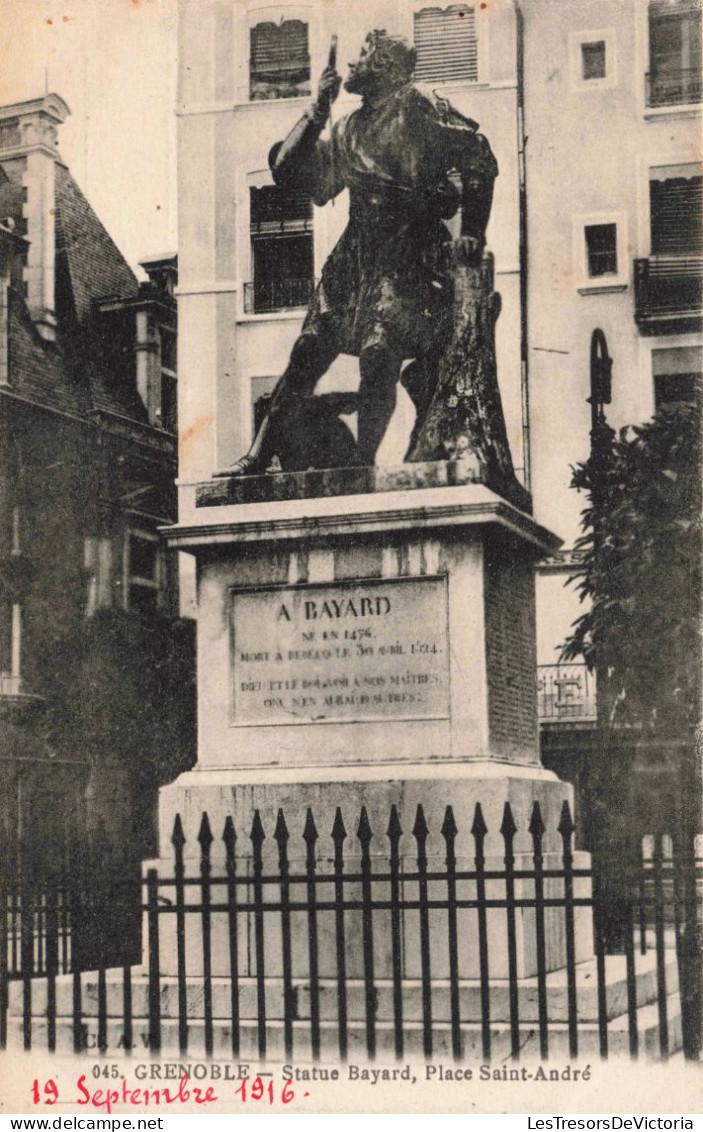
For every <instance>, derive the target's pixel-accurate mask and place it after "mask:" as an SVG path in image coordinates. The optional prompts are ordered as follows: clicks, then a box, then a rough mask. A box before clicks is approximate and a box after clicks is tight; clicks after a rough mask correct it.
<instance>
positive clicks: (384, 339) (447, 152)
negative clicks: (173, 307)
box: [227, 31, 498, 475]
mask: <svg viewBox="0 0 703 1132" xmlns="http://www.w3.org/2000/svg"><path fill="white" fill-rule="evenodd" d="M333 55H334V50H333V52H332V53H331V56H330V62H329V64H328V66H327V67H326V69H325V70H324V72H323V74H322V76H321V79H320V84H319V90H318V95H317V100H316V102H315V104H314V106H313V107H312V109H311V110H309V111H308V112H307V113H306V114H304V115H303V117H302V119H301V120H300V122H298V124H297V125H296V126H295V127H294V128H293V130H292V131H291V133H290V134H289V136H288V137H287V138H286V139H285V141H283V142H279V143H278V144H277V145H275V146H274V147H273V149H272V150H271V153H270V155H269V163H270V166H271V171H272V173H273V178H274V181H275V182H276V184H279V185H281V186H290V187H294V188H296V189H298V190H303V191H305V192H308V193H309V194H310V195H311V197H312V199H313V201H314V202H315V204H317V205H323V204H325V203H326V202H327V201H329V200H332V199H333V198H334V197H336V196H337V195H338V194H339V193H341V192H342V191H343V190H344V189H345V188H346V189H348V190H349V195H350V206H349V223H348V225H347V228H346V230H345V232H344V234H343V235H342V237H341V239H340V240H339V242H338V244H337V245H336V247H335V248H334V250H333V251H332V253H331V254H330V256H329V258H328V259H327V262H326V263H325V266H324V268H323V271H322V278H321V280H320V283H319V285H318V287H317V288H316V290H315V293H314V295H313V297H312V299H311V301H310V305H309V308H308V313H307V316H306V318H305V322H304V324H303V328H302V331H301V334H300V336H299V337H298V339H297V341H296V343H295V345H294V346H293V350H292V353H291V357H290V361H289V363H288V367H287V369H286V371H285V373H284V374H283V376H282V377H281V378H280V380H279V382H278V384H277V385H276V388H275V390H274V392H273V395H272V397H271V402H270V408H269V413H268V415H267V417H266V419H265V420H264V422H263V424H262V425H261V427H260V428H259V431H258V433H257V436H256V439H255V440H254V443H253V445H252V447H251V449H250V451H249V453H248V454H247V455H246V456H244V457H243V458H242V459H241V460H239V461H238V462H237V463H236V464H235V465H234V467H233V468H232V469H230V470H229V472H228V473H227V474H228V475H253V474H257V473H259V472H262V471H265V469H266V467H267V466H268V464H269V463H270V460H271V458H272V457H273V456H274V455H276V454H277V453H276V444H277V436H278V437H279V438H280V435H281V422H284V427H285V422H286V421H288V420H289V418H290V421H292V415H291V410H292V406H293V404H294V401H295V400H296V399H300V398H305V399H310V400H311V401H312V402H313V403H314V402H316V401H317V400H318V398H314V397H313V398H311V394H312V393H313V391H314V389H315V387H316V385H317V383H318V381H319V380H320V378H321V377H322V376H323V374H324V373H325V372H326V371H327V369H328V368H329V366H330V365H331V364H332V362H333V361H334V359H335V358H336V357H337V356H338V355H339V354H342V353H344V354H352V355H354V356H356V357H358V358H359V370H360V384H359V391H358V396H357V409H358V440H357V445H356V452H355V462H356V463H358V464H364V465H367V464H373V462H374V457H375V455H376V451H377V449H378V447H379V445H380V443H381V441H382V439H383V436H384V434H385V432H386V428H387V426H388V423H389V421H390V418H391V415H392V413H393V409H394V407H395V402H396V386H397V383H398V379H399V376H400V373H401V368H402V366H403V363H404V362H406V361H408V360H410V359H412V365H411V366H409V367H407V368H406V370H405V372H404V374H403V382H404V385H405V386H406V388H407V389H408V392H409V393H410V395H411V397H412V398H413V400H414V402H415V404H416V408H417V409H418V413H421V412H422V411H423V410H424V409H425V408H426V407H427V404H428V403H429V399H430V397H431V395H432V380H433V374H435V373H436V362H437V358H438V356H439V354H440V353H441V350H442V347H443V343H445V342H446V340H447V335H448V333H449V329H450V327H449V324H450V323H451V310H452V282H451V277H450V275H449V273H448V255H447V248H448V244H449V241H450V233H449V230H448V229H447V227H446V226H445V225H444V224H443V220H446V219H449V218H450V217H452V216H454V215H455V214H456V212H457V211H458V209H459V207H460V206H461V209H462V236H464V237H468V238H469V239H470V241H471V245H472V246H473V248H474V251H475V255H476V257H477V259H478V260H480V257H481V254H482V251H483V247H484V243H485V232H486V225H487V223H488V218H489V213H490V208H491V202H492V197H493V182H494V179H495V177H496V175H497V172H498V168H497V164H496V161H495V158H494V157H493V154H492V152H491V149H490V147H489V145H488V142H487V141H486V139H485V138H484V137H483V136H482V135H481V134H479V133H478V125H477V123H476V122H473V121H471V120H470V119H468V118H465V117H463V115H461V114H459V113H458V112H457V111H456V110H455V109H454V108H453V107H452V106H451V105H450V104H449V103H448V102H447V101H445V100H444V99H442V98H440V97H438V96H437V95H436V94H434V93H433V92H431V91H428V90H425V89H422V88H420V87H417V86H414V85H413V84H412V81H411V80H412V74H413V68H414V64H415V52H414V50H413V49H412V48H410V47H408V46H407V45H406V43H405V42H404V41H403V40H402V39H399V38H395V37H392V36H390V35H387V34H386V33H385V32H383V31H373V32H371V33H370V34H369V35H368V36H367V38H366V43H365V46H364V47H363V48H362V51H361V55H360V57H359V60H358V62H356V63H353V64H350V70H349V75H348V77H347V79H346V81H345V83H344V86H345V89H346V90H348V91H349V92H351V93H354V94H360V95H361V99H362V104H361V107H360V108H359V109H358V110H355V111H354V112H353V113H351V114H348V115H347V116H346V117H344V118H342V119H340V121H339V122H337V123H336V124H335V126H334V128H333V130H332V133H331V137H330V139H329V140H322V139H321V134H322V131H323V129H324V127H325V125H326V123H327V121H328V118H329V115H330V108H331V105H332V102H333V101H334V100H335V98H336V97H337V95H338V93H339V89H340V86H341V82H342V80H341V78H340V76H339V75H338V74H337V72H336V69H335V63H334V58H333ZM455 174H458V177H459V179H460V181H461V192H460V191H459V189H458V187H457V185H456V183H455V182H456V177H455ZM311 414H312V417H314V409H313V408H312V407H311V408H310V409H309V410H308V412H307V418H308V419H312V418H311ZM293 415H294V414H293ZM328 415H329V414H328ZM277 419H278V421H279V425H278V427H276V420H277ZM322 423H323V422H322V420H321V425H322ZM343 447H344V457H345V459H347V460H349V459H350V457H351V455H352V453H351V452H350V450H349V447H348V445H346V446H343ZM337 462H338V463H339V462H341V453H340V460H337ZM282 466H284V462H282Z"/></svg>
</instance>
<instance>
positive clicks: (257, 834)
mask: <svg viewBox="0 0 703 1132" xmlns="http://www.w3.org/2000/svg"><path fill="white" fill-rule="evenodd" d="M249 836H250V838H251V843H252V847H253V853H254V855H253V869H254V953H255V955H256V1013H257V1025H258V1045H259V1057H260V1058H261V1060H262V1061H263V1060H264V1059H265V1057H266V982H265V971H264V890H263V882H262V879H261V878H262V874H263V867H264V866H263V855H262V846H263V843H264V841H265V840H266V834H265V833H264V827H263V825H262V824H261V814H260V813H259V811H258V810H255V811H254V820H253V822H252V826H251V833H250V835H249Z"/></svg>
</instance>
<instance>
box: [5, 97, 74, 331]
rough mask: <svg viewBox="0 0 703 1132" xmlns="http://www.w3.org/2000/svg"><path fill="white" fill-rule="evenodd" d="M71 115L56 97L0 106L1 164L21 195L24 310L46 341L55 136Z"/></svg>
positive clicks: (52, 326) (51, 322)
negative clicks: (24, 247) (24, 239)
mask: <svg viewBox="0 0 703 1132" xmlns="http://www.w3.org/2000/svg"><path fill="white" fill-rule="evenodd" d="M69 114H70V110H69V108H68V106H67V105H66V103H65V102H64V101H63V99H62V98H59V96H58V95H57V94H46V95H44V96H43V97H42V98H35V99H32V100H30V101H29V102H17V103H14V104H13V105H12V106H3V107H0V164H1V165H2V167H3V169H4V170H5V172H6V174H7V175H8V177H9V178H10V179H11V180H12V181H13V182H15V183H16V184H21V185H22V186H23V187H24V191H25V200H24V208H23V219H24V231H23V232H21V233H20V234H21V235H24V236H26V237H27V239H28V240H29V247H28V251H27V262H26V266H25V268H24V281H25V284H26V293H27V306H28V307H29V312H30V314H31V316H32V318H33V320H34V324H35V326H36V328H37V331H38V332H39V334H41V336H42V338H45V339H46V340H47V341H54V339H55V337H56V315H55V299H54V275H55V254H56V236H55V230H56V193H55V184H56V162H57V160H58V156H59V155H58V150H57V148H56V136H57V131H58V127H59V126H60V125H61V123H62V122H65V120H66V118H67V117H68V115H69ZM1 219H2V218H0V220H1Z"/></svg>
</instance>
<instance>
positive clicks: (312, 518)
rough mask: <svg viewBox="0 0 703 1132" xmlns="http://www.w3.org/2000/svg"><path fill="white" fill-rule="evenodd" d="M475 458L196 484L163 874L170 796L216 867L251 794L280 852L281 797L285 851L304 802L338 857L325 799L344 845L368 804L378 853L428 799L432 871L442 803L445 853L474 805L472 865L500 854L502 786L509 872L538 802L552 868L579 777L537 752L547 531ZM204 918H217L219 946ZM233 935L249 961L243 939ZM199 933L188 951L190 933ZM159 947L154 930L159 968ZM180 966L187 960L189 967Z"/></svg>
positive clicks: (473, 957)
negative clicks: (537, 588)
mask: <svg viewBox="0 0 703 1132" xmlns="http://www.w3.org/2000/svg"><path fill="white" fill-rule="evenodd" d="M477 468H478V472H477ZM480 472H481V470H480V467H479V466H478V465H477V464H476V463H475V462H471V461H469V462H467V463H464V464H462V463H461V461H455V462H454V463H452V464H449V463H443V462H436V463H431V464H415V465H413V466H412V468H408V467H407V466H404V467H403V468H400V469H397V470H396V471H393V470H388V469H385V470H381V469H361V470H357V469H336V470H335V471H333V472H330V473H321V472H315V473H305V474H303V473H299V474H296V475H280V476H266V477H261V479H254V478H251V479H248V480H247V479H242V480H237V481H235V480H232V481H229V483H227V482H224V483H221V484H208V485H203V486H202V487H200V488H195V489H194V491H193V498H192V501H191V502H192V506H191V507H190V508H189V509H188V508H186V509H185V510H184V511H182V517H181V523H180V524H179V527H178V528H176V530H175V531H170V532H169V541H170V543H171V545H173V546H176V547H178V548H179V549H181V550H188V551H191V552H192V553H194V554H196V556H197V559H198V587H199V593H198V610H199V614H198V696H199V749H198V765H197V767H196V768H195V769H194V770H193V771H191V772H189V773H188V774H185V775H182V776H181V777H180V778H179V779H178V780H177V781H176V782H175V783H173V784H172V785H171V786H169V787H167V788H165V789H163V790H162V791H161V801H160V844H161V858H162V859H161V861H160V862H159V867H160V869H161V870H163V871H165V872H172V869H173V850H172V845H171V836H172V832H173V826H174V821H175V818H176V815H177V814H179V815H180V817H181V821H182V823H183V829H184V832H185V838H186V841H185V846H184V858H185V861H186V867H187V869H189V870H192V871H193V872H197V867H198V863H199V859H200V845H199V843H198V840H197V836H198V830H199V827H200V823H201V820H202V815H203V813H207V814H208V817H209V822H210V827H211V830H212V833H213V835H214V837H215V841H214V843H213V846H212V850H211V852H212V861H213V873H217V874H218V875H224V845H223V843H222V842H221V840H220V838H221V835H222V831H223V828H224V823H225V819H226V818H227V817H228V816H231V817H232V819H233V821H234V825H235V828H236V832H237V844H236V851H237V857H238V858H239V859H240V861H241V862H242V866H241V867H242V868H245V869H246V868H247V867H248V866H247V863H246V862H247V859H249V860H250V858H251V851H252V844H251V841H250V838H249V834H250V831H251V827H252V820H253V817H254V813H255V812H256V811H257V810H258V811H259V815H260V818H261V821H262V823H263V828H264V831H265V833H266V840H265V842H264V846H263V853H264V860H265V862H268V863H269V864H270V865H271V869H272V870H275V867H276V861H277V845H276V842H275V841H274V840H273V833H274V828H275V823H276V818H277V814H278V811H279V809H281V810H283V812H284V814H285V818H286V822H287V825H288V830H289V833H290V840H289V842H288V854H289V857H290V860H291V862H294V861H296V860H297V861H298V862H300V861H302V860H304V858H305V852H306V845H305V842H304V840H303V837H302V834H303V827H304V822H305V817H306V811H307V809H308V808H310V809H311V810H312V811H313V814H314V818H315V822H316V827H317V831H318V834H319V839H318V841H317V844H316V855H317V857H318V860H319V861H321V862H324V861H325V860H327V861H331V860H332V859H333V854H334V846H333V842H332V838H331V834H332V826H333V821H334V817H335V812H336V810H337V808H339V809H340V811H341V813H342V816H343V820H344V823H345V827H346V829H347V831H348V839H347V841H346V843H345V860H349V861H351V862H353V861H354V859H355V858H358V855H359V852H360V849H359V843H358V842H357V841H356V837H355V835H356V830H357V826H358V822H359V815H360V812H361V809H362V807H365V808H366V811H367V813H368V817H369V821H370V825H371V829H372V831H373V840H372V843H371V853H372V855H374V856H376V855H378V857H379V858H383V857H385V858H387V857H388V852H389V842H388V838H387V829H388V821H389V816H390V811H391V806H392V805H395V806H396V807H397V810H398V814H399V818H400V823H401V826H402V829H403V834H404V836H403V840H402V842H401V846H400V852H401V854H402V855H404V856H405V857H406V858H407V860H408V861H409V862H414V860H415V856H414V855H415V854H416V852H417V846H416V843H415V840H414V838H413V837H412V836H411V833H412V829H413V824H414V820H415V816H416V811H417V806H418V805H422V807H423V811H424V814H425V818H426V821H427V825H428V827H429V837H428V841H427V853H428V859H429V867H430V868H432V862H433V861H436V862H437V867H440V868H443V867H444V861H445V858H446V844H445V842H444V840H443V838H442V835H441V828H442V824H443V821H444V817H445V813H446V807H447V806H448V805H451V806H452V810H453V814H454V818H455V821H456V824H457V827H458V830H459V833H458V836H457V841H456V854H457V867H458V868H459V869H462V868H463V869H469V870H470V869H472V868H473V867H474V854H475V842H474V839H473V837H472V836H471V827H472V823H473V818H474V813H475V806H476V803H477V802H480V804H481V808H482V812H483V816H484V819H485V822H486V825H487V828H488V832H487V834H486V837H485V843H484V853H485V856H486V868H487V869H489V870H490V869H491V868H494V869H502V868H503V864H504V855H505V842H504V839H503V837H502V835H501V832H500V829H501V823H502V820H503V816H504V808H505V804H506V802H507V803H509V804H510V808H511V811H512V815H513V819H514V821H515V824H516V826H517V830H516V833H515V837H514V844H513V848H514V852H515V855H516V862H515V867H516V868H517V869H518V870H519V869H520V868H521V867H523V868H529V867H532V857H531V854H532V851H533V843H532V838H531V835H530V833H529V829H528V826H529V822H530V817H531V813H532V810H533V805H534V803H535V802H536V801H537V802H539V806H540V810H541V814H542V819H543V822H544V825H545V827H546V829H545V833H544V838H543V843H542V847H543V852H544V865H545V868H546V869H549V868H550V867H552V868H554V867H560V863H561V856H560V855H561V851H562V840H561V836H560V834H559V832H558V829H557V827H558V824H559V819H560V813H561V808H562V805H563V802H564V801H569V803H570V804H571V801H572V798H571V787H570V786H569V785H567V784H566V783H563V782H561V781H559V780H558V779H557V778H556V776H555V775H554V774H553V773H551V772H549V771H547V770H545V769H544V768H543V767H542V766H541V764H540V760H539V752H538V730H537V709H536V661H535V626H534V580H533V566H534V562H535V560H536V558H538V557H539V556H540V555H542V554H544V553H545V552H548V551H550V550H552V549H553V548H554V546H555V540H554V538H553V536H551V535H550V534H549V533H548V532H547V531H545V530H544V529H542V528H540V527H539V526H538V524H537V523H535V521H534V520H533V518H532V517H531V516H530V514H529V513H528V511H527V510H525V509H522V508H520V507H518V506H516V505H515V504H516V503H517V502H523V500H524V495H523V496H522V497H521V496H520V494H519V492H520V489H519V488H518V486H517V485H515V486H516V492H515V496H514V499H515V502H508V501H506V500H505V499H504V498H501V497H499V496H498V495H496V494H495V493H494V492H493V491H491V490H490V489H489V488H488V487H487V486H485V485H484V484H482V483H480V482H476V481H477V479H480ZM370 477H372V481H373V482H370ZM313 489H314V491H315V495H314V497H310V496H309V495H308V493H309V492H311V491H312V490H313ZM581 858H582V855H580V854H578V855H577V859H576V860H575V865H576V867H577V868H578V867H583V860H582V859H581ZM352 871H353V870H352ZM496 883H498V882H496ZM560 883H561V884H562V885H563V882H560ZM528 888H529V892H528ZM523 889H524V892H523ZM533 890H534V885H533V883H532V882H528V881H518V884H517V890H516V896H517V898H518V899H520V897H521V896H522V895H524V896H526V897H527V898H530V897H531V896H532V894H533ZM560 893H561V889H560ZM487 895H488V897H489V899H490V897H491V892H490V891H488V893H487ZM547 895H548V893H547ZM576 895H579V893H578V892H577V893H576ZM588 915H590V913H589V914H588ZM588 915H587V913H586V911H585V910H583V909H577V910H576V919H577V929H578V928H579V927H581V928H583V929H585V930H577V933H576V934H577V941H580V942H579V943H578V947H579V952H578V955H577V958H579V959H580V958H587V957H588V956H589V955H590V954H591V953H592V951H591V941H590V932H589V930H588V923H586V921H587V920H588ZM475 916H476V913H475V911H471V912H468V911H467V913H466V915H465V916H464V917H463V920H464V921H465V922H463V923H460V924H459V931H460V936H461V940H462V947H463V949H464V961H465V963H464V971H465V974H466V977H476V976H477V975H478V955H477V943H476V938H477V932H476V926H475V923H474V920H475ZM533 917H534V912H533V910H532V909H528V908H525V909H520V910H519V911H518V916H517V950H518V959H517V962H518V975H519V976H520V977H529V976H532V975H534V973H535V970H536V957H535V949H534V930H533V927H532V924H533ZM460 918H461V917H460ZM191 919H193V920H195V918H194V917H192V918H191ZM579 920H582V921H583V923H582V924H579ZM488 921H489V922H488V927H489V935H490V936H491V937H493V936H495V939H491V943H490V948H491V958H490V969H491V974H492V977H497V978H505V977H506V975H507V956H506V942H505V914H504V912H502V911H500V912H499V911H496V912H495V914H493V913H492V912H489V917H488ZM499 921H500V923H499ZM494 923H495V929H496V930H495V931H493V930H492V926H493V924H494ZM589 923H590V921H589ZM172 926H173V927H174V931H175V925H172ZM189 930H192V931H193V932H197V931H198V930H199V928H198V927H197V925H190V926H189ZM293 930H294V942H295V938H296V937H295V933H296V931H300V933H302V934H301V936H300V942H301V943H304V941H305V934H304V933H305V926H304V923H302V922H301V924H300V926H299V928H296V927H295V925H294V929H293ZM438 930H440V931H441V928H438ZM226 931H227V929H226V922H225V921H224V920H223V922H222V924H221V925H220V926H219V928H217V927H216V928H214V935H213V963H214V965H215V966H214V969H213V974H215V975H217V974H222V975H226V974H227V972H228V970H229V955H228V948H227V940H226ZM445 931H446V928H445ZM218 932H220V933H224V934H223V935H222V939H221V940H220V941H219V942H218ZM381 936H382V937H383V938H380V939H379V943H378V944H377V956H376V962H377V968H376V971H377V976H378V977H379V978H384V977H388V976H389V975H390V970H391V944H390V932H387V933H385V936H384V933H381ZM242 946H243V949H244V950H243V952H242V956H241V962H242V963H243V964H246V962H247V958H246V955H245V951H246V946H247V944H246V941H244V943H243V944H242ZM191 950H192V953H193V954H194V955H195V956H197V953H198V948H197V946H194V947H193V948H192V949H191ZM274 950H275V949H274ZM294 950H295V948H294ZM359 950H360V949H359ZM440 950H441V952H442V954H444V951H445V950H446V948H444V947H442V948H440ZM171 951H172V949H170V948H169V947H168V944H167V943H166V944H162V949H161V955H162V965H163V964H164V963H166V964H167V965H168V958H167V957H168V955H169V953H171ZM353 951H354V949H353V948H352V954H353ZM563 956H564V940H563V912H559V914H558V915H556V914H554V915H552V914H551V913H550V911H549V910H548V911H547V939H546V961H547V968H548V969H550V970H552V969H557V968H559V967H560V966H563V963H564V958H563ZM333 958H334V956H333V955H332V956H331V957H330V963H329V970H327V966H328V964H327V961H326V959H325V948H324V946H323V947H321V975H322V976H325V975H329V976H332V974H333V969H332V960H333ZM404 963H405V974H406V976H407V977H409V978H413V977H415V978H417V977H418V975H419V967H418V964H419V958H418V957H417V956H414V955H413V954H412V950H411V949H410V950H409V951H407V952H406V954H405V956H404ZM443 964H444V965H446V963H445V960H444V959H440V960H439V961H438V964H437V966H436V967H435V963H434V962H433V977H434V976H435V975H436V977H437V978H442V977H446V974H447V972H446V971H444V969H443ZM352 965H353V961H352ZM196 966H197V959H196ZM189 972H190V973H192V974H194V975H195V974H197V970H196V969H194V968H193V967H189ZM270 973H271V975H272V976H273V975H275V974H276V970H275V967H274V968H273V969H271V970H270ZM360 973H361V972H360V969H359V971H356V970H350V971H349V976H350V977H354V976H357V977H358V976H359V975H360Z"/></svg>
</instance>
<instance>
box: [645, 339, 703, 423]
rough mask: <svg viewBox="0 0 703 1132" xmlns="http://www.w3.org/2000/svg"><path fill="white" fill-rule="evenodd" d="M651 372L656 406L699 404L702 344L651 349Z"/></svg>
mask: <svg viewBox="0 0 703 1132" xmlns="http://www.w3.org/2000/svg"><path fill="white" fill-rule="evenodd" d="M652 376H653V378H654V404H655V407H656V409H657V410H659V409H662V408H667V407H671V406H673V405H682V404H683V405H698V406H699V407H700V404H701V397H702V395H703V346H681V347H678V348H673V349H667V350H653V351H652Z"/></svg>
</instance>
